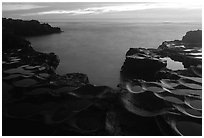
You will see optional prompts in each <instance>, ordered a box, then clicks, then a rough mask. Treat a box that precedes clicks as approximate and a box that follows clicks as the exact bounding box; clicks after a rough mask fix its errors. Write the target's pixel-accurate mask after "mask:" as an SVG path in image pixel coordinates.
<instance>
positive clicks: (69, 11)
mask: <svg viewBox="0 0 204 138" xmlns="http://www.w3.org/2000/svg"><path fill="white" fill-rule="evenodd" d="M2 16H3V17H7V18H8V17H9V18H20V19H38V20H64V21H66V20H67V21H70V20H73V19H124V20H135V21H136V20H137V21H147V22H149V21H152V22H154V21H155V22H156V21H164V22H165V21H172V22H173V21H178V22H182V21H183V22H201V20H202V19H201V17H202V6H201V4H200V3H175V2H174V3H167V2H165V3H162V2H153V3H150V2H146V3H144V2H143V3H141V2H137V3H104V2H103V3H78V2H77V3H50V2H46V3H5V2H4V3H3V4H2Z"/></svg>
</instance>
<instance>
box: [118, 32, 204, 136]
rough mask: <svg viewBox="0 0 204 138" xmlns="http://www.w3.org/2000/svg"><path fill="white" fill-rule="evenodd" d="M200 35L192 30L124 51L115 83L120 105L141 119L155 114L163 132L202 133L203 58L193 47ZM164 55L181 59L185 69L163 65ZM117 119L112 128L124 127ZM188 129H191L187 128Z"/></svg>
mask: <svg viewBox="0 0 204 138" xmlns="http://www.w3.org/2000/svg"><path fill="white" fill-rule="evenodd" d="M194 34H195V35H194ZM200 35H201V31H200V30H198V31H192V32H188V33H187V34H186V36H184V37H183V40H174V41H165V42H163V43H162V45H160V46H159V47H158V49H144V48H131V49H130V50H128V52H127V53H126V60H125V62H124V64H123V66H122V71H121V83H120V84H119V85H118V87H119V88H120V91H121V93H120V100H121V105H122V106H123V107H124V108H125V109H126V110H127V111H129V112H131V113H133V114H135V115H136V116H140V117H141V118H140V121H141V122H145V118H144V117H147V116H148V118H149V119H150V118H151V117H153V116H154V117H155V118H156V120H157V124H158V127H159V128H160V130H161V132H162V134H164V135H201V132H202V109H201V107H202V103H201V102H202V98H201V97H202V92H201V91H202V78H201V77H202V58H201V56H200V55H201V50H200V48H198V47H195V46H198V45H200V43H201V45H202V42H201V41H200ZM191 37H192V38H191ZM197 37H198V38H197ZM165 57H168V58H170V59H172V60H174V61H179V62H182V64H183V65H184V69H183V70H175V71H173V70H171V69H168V68H166V65H165V66H164V67H162V66H161V65H160V62H159V61H161V60H160V58H165ZM152 59H157V60H156V61H157V62H152ZM151 63H152V64H151ZM164 63H165V62H164ZM167 64H168V63H167ZM151 65H152V66H153V65H155V66H156V65H157V68H152V67H151ZM153 67H154V66H153ZM152 69H153V70H154V71H152ZM148 71H150V72H149V73H148ZM141 74H142V75H141ZM140 75H141V76H140ZM150 78H152V79H150ZM145 100H147V101H145ZM142 117H143V118H142ZM118 120H119V119H118ZM124 120H126V119H125V118H124ZM151 121H153V120H151ZM117 123H118V124H115V125H117V127H115V129H116V130H121V129H122V130H123V127H122V125H121V126H120V122H117ZM123 125H124V124H123ZM143 125H144V124H143ZM146 125H147V124H146ZM127 126H128V125H127ZM135 129H136V128H135ZM191 129H193V130H194V132H189V131H187V130H191ZM140 132H142V131H140ZM117 133H118V132H117Z"/></svg>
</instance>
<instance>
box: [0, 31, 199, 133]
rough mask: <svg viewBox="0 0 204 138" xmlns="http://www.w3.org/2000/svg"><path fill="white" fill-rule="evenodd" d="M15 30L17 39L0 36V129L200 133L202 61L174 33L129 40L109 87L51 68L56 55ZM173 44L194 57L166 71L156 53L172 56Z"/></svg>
mask: <svg viewBox="0 0 204 138" xmlns="http://www.w3.org/2000/svg"><path fill="white" fill-rule="evenodd" d="M11 34H12V35H15V34H14V33H11ZM3 37H4V38H5V39H7V38H9V37H10V34H9V35H8V36H6V35H5V33H3ZM4 38H3V39H4ZM14 38H15V39H16V41H14V42H15V43H16V45H15V43H9V40H10V41H11V40H14V39H13V38H12V37H11V39H9V40H8V41H6V42H5V39H4V42H3V52H2V135H10V136H11V135H13V136H17V135H20V136H22V135H26V136H31V135H32V136H39V135H40V136H48V135H51V136H71V135H92V136H93V135H95V136H96V135H99V136H102V135H104V136H106V135H114V136H115V135H120V136H121V135H132V136H133V135H134V136H135V135H146V136H147V135H151V136H152V135H159V136H160V135H201V133H202V78H201V77H202V66H201V64H200V62H199V63H196V64H194V62H195V61H196V62H197V60H199V59H195V58H196V56H197V55H196V56H192V55H190V53H192V51H190V52H189V51H188V49H187V48H185V47H183V46H182V45H181V44H182V43H183V42H181V41H180V40H178V41H177V40H176V41H170V42H167V41H166V42H164V43H163V44H162V46H160V47H159V48H158V49H144V48H131V49H130V50H129V51H128V52H127V54H126V60H125V62H124V65H123V67H122V71H121V78H122V79H121V82H120V84H119V85H118V89H112V88H110V87H107V86H95V85H92V84H90V82H89V79H88V76H87V75H86V74H83V73H68V74H65V75H58V74H56V73H55V69H56V68H57V66H58V64H59V58H58V57H57V55H55V54H54V53H48V54H46V53H40V52H38V51H35V50H33V48H32V47H31V45H30V43H29V42H28V41H26V40H25V39H23V38H22V39H21V38H20V37H19V35H15V36H14ZM9 45H10V46H9ZM172 52H174V53H176V55H177V54H180V55H179V56H183V57H192V59H194V60H195V61H190V63H189V64H190V65H189V66H190V67H188V66H185V67H187V68H186V69H185V70H178V71H172V70H170V69H168V68H166V65H167V63H166V62H165V61H163V60H162V59H160V58H161V57H166V56H168V57H170V58H172V59H173V57H175V56H176V55H172ZM194 52H198V50H195V51H194ZM180 59H182V60H181V61H182V62H183V63H184V59H183V58H181V57H179V58H178V59H177V60H180ZM185 60H187V61H188V60H189V58H186V59H185ZM192 62H193V63H192ZM196 65H197V66H196ZM183 122H184V123H183ZM183 125H185V127H182V126H183ZM183 128H187V129H189V130H192V131H186V130H184V129H183Z"/></svg>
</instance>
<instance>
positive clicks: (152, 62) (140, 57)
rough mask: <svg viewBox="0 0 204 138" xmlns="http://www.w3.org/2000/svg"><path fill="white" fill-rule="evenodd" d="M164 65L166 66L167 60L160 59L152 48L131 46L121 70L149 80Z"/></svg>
mask: <svg viewBox="0 0 204 138" xmlns="http://www.w3.org/2000/svg"><path fill="white" fill-rule="evenodd" d="M163 67H166V62H165V61H163V60H161V59H159V57H158V55H156V54H154V53H152V52H151V51H150V50H147V49H143V48H130V49H129V50H128V52H127V53H126V59H125V62H124V64H123V66H122V68H121V72H122V73H125V74H130V75H134V76H135V77H136V78H141V79H145V80H147V79H152V78H153V76H154V75H155V73H156V72H157V71H159V70H160V69H161V68H163ZM150 75H151V76H150Z"/></svg>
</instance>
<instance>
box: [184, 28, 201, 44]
mask: <svg viewBox="0 0 204 138" xmlns="http://www.w3.org/2000/svg"><path fill="white" fill-rule="evenodd" d="M182 42H183V43H186V44H188V45H186V46H190V45H191V46H192V45H193V46H197V47H202V31H201V30H196V31H189V32H187V33H186V35H185V36H183V38H182Z"/></svg>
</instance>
